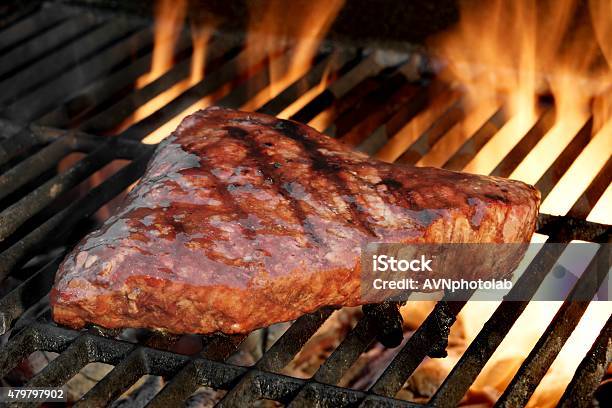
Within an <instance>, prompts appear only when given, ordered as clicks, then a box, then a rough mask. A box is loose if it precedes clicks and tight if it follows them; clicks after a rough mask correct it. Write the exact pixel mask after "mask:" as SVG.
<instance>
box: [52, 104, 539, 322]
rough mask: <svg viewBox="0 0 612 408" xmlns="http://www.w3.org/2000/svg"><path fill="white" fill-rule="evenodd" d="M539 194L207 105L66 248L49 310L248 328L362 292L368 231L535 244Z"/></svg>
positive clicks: (383, 237)
mask: <svg viewBox="0 0 612 408" xmlns="http://www.w3.org/2000/svg"><path fill="white" fill-rule="evenodd" d="M539 201H540V200H539V194H538V192H537V191H536V190H535V189H534V188H533V187H531V186H528V185H526V184H524V183H521V182H518V181H512V180H506V179H501V178H496V177H485V176H478V175H472V174H465V173H456V172H450V171H446V170H441V169H435V168H416V167H404V166H398V165H390V164H387V163H383V162H380V161H376V160H373V159H370V158H368V157H366V156H365V155H363V154H360V153H355V152H353V151H351V150H350V149H348V148H347V147H345V146H344V145H342V144H341V143H340V142H338V141H337V140H334V139H332V138H330V137H327V136H324V135H321V134H319V133H318V132H316V131H315V130H313V129H311V128H309V127H307V126H304V125H301V124H298V123H295V122H291V121H286V120H280V119H276V118H274V117H271V116H267V115H263V114H255V113H245V112H238V111H233V110H227V109H220V108H209V109H206V110H203V111H199V112H196V113H195V114H193V115H191V116H188V117H187V118H185V119H184V120H183V122H182V123H181V125H180V126H179V127H178V129H177V130H176V131H175V132H174V133H173V134H172V135H171V136H169V137H168V138H167V139H166V140H165V141H164V142H163V143H161V144H160V146H159V147H158V149H157V151H156V154H155V156H154V157H153V159H152V160H151V162H150V163H149V166H148V168H147V171H146V172H145V174H144V176H143V177H142V179H141V181H140V182H139V183H138V185H137V186H136V187H135V188H134V189H133V190H132V192H131V193H130V194H129V195H128V198H127V200H126V202H125V204H124V206H123V207H122V208H121V209H120V211H119V212H118V213H117V214H116V215H114V216H113V217H111V218H110V219H109V220H107V221H106V222H105V224H104V225H103V226H102V228H101V229H100V230H98V231H95V232H93V233H91V234H89V235H88V236H87V237H85V238H84V239H83V241H82V242H81V243H80V244H79V245H78V246H77V247H76V248H75V249H74V250H73V251H72V252H71V253H70V254H69V255H68V256H67V257H66V259H65V260H64V262H63V263H62V265H61V266H60V269H59V271H58V274H57V277H56V283H55V287H54V289H53V291H52V296H51V301H52V306H53V317H54V319H55V320H56V321H57V322H58V323H61V324H66V325H68V326H72V327H76V328H79V327H82V326H83V325H85V324H86V323H88V322H91V323H95V324H99V325H101V326H105V327H109V328H120V327H148V328H154V329H163V330H167V331H170V332H174V333H211V332H215V331H221V332H224V333H242V332H248V331H251V330H253V329H255V328H258V327H262V326H268V325H270V324H272V323H276V322H280V321H286V320H292V319H295V318H296V317H298V316H300V315H302V314H304V313H308V312H312V311H314V310H316V309H317V308H319V307H321V306H324V305H357V304H359V303H360V280H359V278H360V259H359V253H360V248H361V246H362V245H363V244H366V243H368V242H406V243H412V242H414V243H418V242H425V243H448V242H493V243H495V242H498V243H506V242H528V241H529V239H530V237H531V235H532V234H533V231H534V228H535V221H536V216H537V212H538V206H539ZM491 273H492V275H491V276H490V277H488V278H495V277H497V278H500V276H497V275H496V273H498V272H496V271H492V272H491ZM484 278H487V277H483V279H484Z"/></svg>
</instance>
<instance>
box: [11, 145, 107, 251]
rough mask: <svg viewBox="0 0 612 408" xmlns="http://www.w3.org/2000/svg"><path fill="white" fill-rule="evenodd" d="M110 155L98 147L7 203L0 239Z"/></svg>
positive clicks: (105, 160) (97, 168)
mask: <svg viewBox="0 0 612 408" xmlns="http://www.w3.org/2000/svg"><path fill="white" fill-rule="evenodd" d="M111 158H112V152H111V149H108V148H106V146H105V147H102V148H100V149H98V150H97V151H95V152H93V153H92V154H90V155H88V156H87V157H86V158H84V159H82V160H80V161H79V162H77V163H76V164H75V165H74V166H72V167H71V168H70V169H69V170H67V171H66V172H64V173H62V174H60V175H58V176H56V177H54V178H52V179H51V180H49V181H47V182H46V183H44V184H43V185H41V186H40V187H38V188H37V189H36V190H34V191H33V192H32V193H30V194H28V195H27V196H25V197H24V198H22V199H21V200H19V201H17V202H16V203H14V204H12V205H11V206H9V207H7V208H6V209H5V210H4V211H2V212H1V213H0V240H5V239H6V238H8V237H9V236H10V235H11V234H12V233H13V232H15V231H16V230H17V229H18V228H19V227H20V226H21V225H23V224H24V223H25V222H26V221H27V220H28V219H30V218H31V217H33V216H34V215H35V214H37V213H38V212H39V211H40V210H42V209H43V208H45V207H46V206H47V205H49V204H50V203H51V202H53V200H55V199H56V198H57V197H59V196H60V195H61V194H63V193H65V192H66V191H68V190H69V189H71V188H72V187H74V186H76V185H77V184H78V183H80V182H81V181H83V180H85V179H86V178H87V177H88V176H89V175H91V174H92V173H94V172H95V171H96V170H99V169H100V168H102V167H103V166H104V165H105V164H106V163H108V162H109V161H110V159H111Z"/></svg>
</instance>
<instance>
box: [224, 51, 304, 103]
mask: <svg viewBox="0 0 612 408" xmlns="http://www.w3.org/2000/svg"><path fill="white" fill-rule="evenodd" d="M295 52H296V50H295V49H290V50H286V51H285V52H283V54H282V55H280V56H279V57H277V58H278V59H277V61H279V62H278V63H279V65H280V66H289V65H290V63H291V60H292V59H293V57H294V55H295ZM270 80H271V78H270V70H268V69H266V68H265V67H263V68H262V69H260V70H258V72H257V73H256V74H255V75H253V76H251V77H250V78H249V79H248V81H244V82H243V83H241V84H240V85H238V86H236V87H235V88H234V89H232V91H231V92H230V93H228V94H227V95H225V96H223V97H222V98H221V99H219V100H217V101H215V105H218V106H223V107H226V108H232V109H239V108H240V107H242V106H243V105H245V104H246V103H247V102H249V101H250V100H251V99H252V98H254V97H255V96H256V95H257V94H259V92H261V91H263V90H264V89H265V88H266V87H268V86H269V85H270V84H271V81H270Z"/></svg>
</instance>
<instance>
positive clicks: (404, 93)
mask: <svg viewBox="0 0 612 408" xmlns="http://www.w3.org/2000/svg"><path fill="white" fill-rule="evenodd" d="M427 96H428V91H427V90H425V88H423V87H421V86H419V85H418V84H415V83H411V82H410V81H408V79H407V78H406V77H405V75H404V74H403V73H401V72H399V73H397V74H395V75H393V76H392V77H391V78H389V79H388V80H387V81H385V82H384V83H383V84H382V86H381V87H379V88H377V89H376V90H375V91H374V92H372V93H371V94H370V95H368V96H367V97H366V98H365V99H364V101H363V102H362V103H360V104H358V105H357V107H356V108H355V109H352V110H351V111H350V116H352V117H353V118H355V119H356V120H357V122H356V123H354V124H353V126H351V127H350V128H349V129H346V130H342V129H341V128H340V126H338V127H337V129H338V130H337V132H336V137H338V138H340V140H342V141H343V142H344V143H347V144H348V145H350V146H357V145H359V144H360V143H362V142H363V140H364V139H365V138H367V136H368V135H370V134H372V132H374V130H376V128H378V127H379V126H381V125H382V124H384V123H387V122H388V121H389V120H391V118H392V117H393V115H395V114H397V113H398V112H399V111H400V110H403V111H407V112H408V113H409V114H408V115H407V116H408V117H413V116H414V115H416V113H418V111H419V110H421V109H422V108H423V107H424V106H425V103H426V102H427V100H428V97H427Z"/></svg>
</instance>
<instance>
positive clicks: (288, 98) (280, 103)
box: [257, 51, 349, 116]
mask: <svg viewBox="0 0 612 408" xmlns="http://www.w3.org/2000/svg"><path fill="white" fill-rule="evenodd" d="M348 57H349V54H348V53H346V52H344V53H340V52H337V51H336V52H332V53H330V54H328V55H325V56H324V57H323V58H321V60H320V61H319V62H318V63H316V64H315V65H314V66H313V67H312V68H311V69H310V70H309V71H308V72H307V73H306V74H304V75H303V76H302V77H301V78H300V79H298V80H297V81H295V82H294V83H293V84H291V85H290V86H288V87H287V88H285V89H284V90H283V91H282V92H281V93H279V94H278V95H277V96H276V97H274V98H272V99H270V100H269V101H268V102H266V103H265V104H264V105H263V106H261V107H260V108H259V109H258V110H257V111H258V112H261V113H265V114H267V115H273V116H276V115H278V114H279V113H281V112H282V111H283V110H284V109H285V108H286V107H288V106H289V105H290V104H291V103H293V102H295V101H296V100H297V99H298V98H299V97H300V96H301V95H303V94H305V93H306V92H307V91H308V90H310V89H312V88H314V87H315V86H317V85H318V84H320V83H321V81H322V80H324V75H325V73H326V72H331V73H333V72H335V71H337V70H338V69H339V68H340V67H341V66H342V65H344V64H345V63H346V62H347V60H348Z"/></svg>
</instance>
